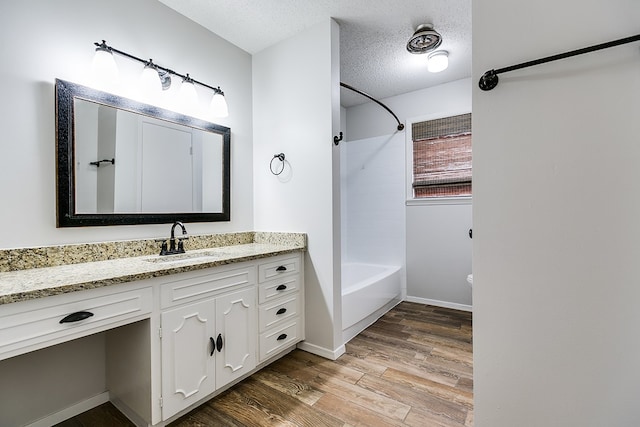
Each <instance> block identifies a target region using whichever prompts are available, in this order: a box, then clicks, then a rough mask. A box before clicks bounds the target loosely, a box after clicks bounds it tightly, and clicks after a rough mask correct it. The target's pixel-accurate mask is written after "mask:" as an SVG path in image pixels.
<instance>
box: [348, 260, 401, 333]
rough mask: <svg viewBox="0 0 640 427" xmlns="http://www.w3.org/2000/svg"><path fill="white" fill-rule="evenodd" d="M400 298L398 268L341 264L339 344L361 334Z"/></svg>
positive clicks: (399, 274)
mask: <svg viewBox="0 0 640 427" xmlns="http://www.w3.org/2000/svg"><path fill="white" fill-rule="evenodd" d="M401 298H402V280H401V273H400V267H399V266H389V265H378V264H361V263H345V264H342V338H343V342H345V343H346V342H347V341H349V340H350V339H351V338H353V337H355V336H356V335H358V334H359V333H360V332H362V331H363V330H364V329H365V328H366V327H367V326H369V325H371V324H372V323H373V322H375V321H376V320H378V319H379V318H380V317H381V316H382V315H383V314H384V313H386V312H387V311H389V310H390V309H391V308H392V307H394V306H395V305H396V304H398V303H399V302H400V301H401Z"/></svg>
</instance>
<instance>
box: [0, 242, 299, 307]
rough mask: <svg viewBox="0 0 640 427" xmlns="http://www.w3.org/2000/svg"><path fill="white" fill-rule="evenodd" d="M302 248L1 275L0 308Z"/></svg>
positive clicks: (247, 248) (246, 247) (226, 250)
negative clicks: (31, 300)
mask: <svg viewBox="0 0 640 427" xmlns="http://www.w3.org/2000/svg"><path fill="white" fill-rule="evenodd" d="M305 248H306V245H305V244H296V243H288V244H287V243H247V244H237V245H231V246H222V247H215V248H206V249H197V250H188V251H187V252H186V253H185V254H179V255H167V256H163V257H160V256H158V255H147V256H139V257H129V258H117V259H110V260H102V261H94V262H83V263H76V264H67V265H58V266H52V267H42V268H30V269H25V270H17V271H8V272H2V273H0V305H2V304H9V303H14V302H19V301H26V300H30V299H35V298H42V297H46V296H51V295H58V294H64V293H69V292H75V291H80V290H84V289H93V288H100V287H103V286H109V285H115V284H119V283H125V282H132V281H137V280H144V279H149V278H152V277H160V276H167V275H170V274H176V273H183V272H187V271H194V270H199V269H203V268H209V267H215V266H219V265H225V264H231V263H236V262H242V261H250V260H254V259H259V258H264V257H268V256H274V255H281V254H287V253H294V252H301V251H304V250H305Z"/></svg>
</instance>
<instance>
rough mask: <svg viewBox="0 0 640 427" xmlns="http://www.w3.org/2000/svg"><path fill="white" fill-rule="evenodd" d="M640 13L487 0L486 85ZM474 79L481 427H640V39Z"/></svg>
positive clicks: (612, 33) (621, 27)
mask: <svg viewBox="0 0 640 427" xmlns="http://www.w3.org/2000/svg"><path fill="white" fill-rule="evenodd" d="M577 17H579V19H576V18H577ZM638 22H640V2H637V1H633V0H611V1H596V2H587V3H585V2H583V1H579V0H567V1H564V2H556V1H552V0H542V1H538V2H526V3H523V2H518V3H515V2H512V1H508V0H491V1H489V0H477V1H474V2H473V67H474V69H473V81H474V82H477V81H478V79H479V78H480V76H481V75H482V74H483V73H484V72H485V71H486V70H489V69H492V68H500V67H505V66H509V65H512V64H516V63H520V62H523V61H527V60H531V59H535V58H540V57H544V56H547V55H552V54H556V53H560V52H564V51H569V50H573V49H577V48H582V47H586V46H590V45H593V44H598V43H602V42H606V41H610V40H615V39H618V38H622V37H627V36H630V35H633V34H637V33H638ZM476 84H477V83H474V93H473V138H474V140H473V144H474V151H473V155H474V164H473V175H474V176H473V180H474V196H473V197H474V200H473V203H474V206H473V209H474V212H473V215H474V218H473V222H474V239H473V274H474V288H473V293H474V294H473V303H474V319H473V323H474V325H473V327H474V399H475V408H474V412H475V425H476V426H477V427H502V426H505V427H511V426H522V427H528V426H536V427H537V426H550V427H551V426H563V427H566V426H594V427H595V426H605V425H606V426H616V427H627V426H637V425H640V406H639V405H638V396H640V370H639V369H638V360H640V340H638V339H637V338H638V325H640V310H638V301H640V287H639V286H638V259H640V245H639V243H638V242H639V237H640V222H639V221H638V218H640V168H639V167H638V164H639V162H640V144H639V143H638V142H639V137H638V135H640V121H639V120H638V118H639V117H640V96H638V95H639V94H640V51H639V46H638V43H633V44H630V45H625V46H619V47H616V48H613V49H608V50H605V51H600V52H595V53H591V54H588V55H583V56H579V57H575V58H571V59H565V60H563V61H559V62H554V63H549V64H544V65H539V66H536V67H532V68H528V69H525V70H520V71H515V72H511V73H506V74H503V75H500V84H499V85H498V87H497V88H495V89H494V90H492V91H490V92H482V91H481V90H480V89H478V88H477V87H476Z"/></svg>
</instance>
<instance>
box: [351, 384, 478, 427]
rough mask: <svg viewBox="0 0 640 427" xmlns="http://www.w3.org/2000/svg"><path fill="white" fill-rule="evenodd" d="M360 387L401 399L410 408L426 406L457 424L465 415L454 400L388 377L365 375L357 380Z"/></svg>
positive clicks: (433, 412) (436, 414)
mask: <svg viewBox="0 0 640 427" xmlns="http://www.w3.org/2000/svg"><path fill="white" fill-rule="evenodd" d="M358 385H359V386H360V387H362V388H365V389H368V390H372V391H375V392H376V393H378V394H382V395H384V396H386V397H388V398H390V399H394V400H398V401H402V402H403V403H405V404H407V405H409V406H411V408H412V409H413V408H415V407H419V408H428V410H429V412H430V413H431V414H434V415H435V416H438V417H442V418H447V419H450V420H452V421H454V422H457V423H459V424H463V423H464V420H465V418H466V417H467V410H466V408H465V407H463V406H461V405H459V404H458V403H456V402H449V401H447V400H445V399H443V398H441V397H439V396H436V395H435V394H431V393H429V392H426V391H424V390H420V389H418V388H412V387H406V386H405V384H403V383H400V382H394V381H392V380H390V379H389V377H384V378H380V377H374V376H370V375H365V376H364V377H362V379H361V380H360V381H359V382H358Z"/></svg>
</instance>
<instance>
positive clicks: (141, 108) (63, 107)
mask: <svg viewBox="0 0 640 427" xmlns="http://www.w3.org/2000/svg"><path fill="white" fill-rule="evenodd" d="M55 88H56V96H55V100H56V169H57V203H58V206H57V226H58V227H84V226H103V225H132V224H165V223H173V222H174V221H176V220H180V221H182V222H185V223H187V222H217V221H229V220H230V218H231V202H230V195H231V129H230V128H228V127H225V126H220V125H217V124H214V123H210V122H206V121H204V120H200V119H197V118H194V117H189V116H185V115H182V114H179V113H175V112H172V111H169V110H165V109H162V108H159V107H155V106H152V105H148V104H143V103H140V102H137V101H133V100H130V99H127V98H123V97H120V96H117V95H113V94H110V93H107V92H101V91H99V90H95V89H91V88H88V87H85V86H81V85H79V84H76V83H71V82H68V81H64V80H60V79H56V85H55ZM75 98H81V99H84V100H87V101H92V102H96V103H99V104H104V105H108V106H111V107H115V108H118V109H122V110H126V111H130V112H133V113H136V114H142V115H145V116H149V117H154V118H157V119H161V120H166V121H168V122H171V123H176V124H181V125H185V126H189V127H192V128H196V129H200V130H203V131H206V132H213V133H217V134H220V135H221V136H222V140H223V142H222V145H223V146H222V151H223V152H222V165H220V167H221V168H222V211H221V212H186V213H185V212H175V213H173V212H172V213H113V214H111V213H108V214H104V213H96V214H93V213H92V214H85V213H83V214H78V213H76V209H75V207H76V192H75V171H74V170H75V167H74V164H75V161H74V159H75V151H74V149H75V144H76V141H75V138H74V99H75Z"/></svg>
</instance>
